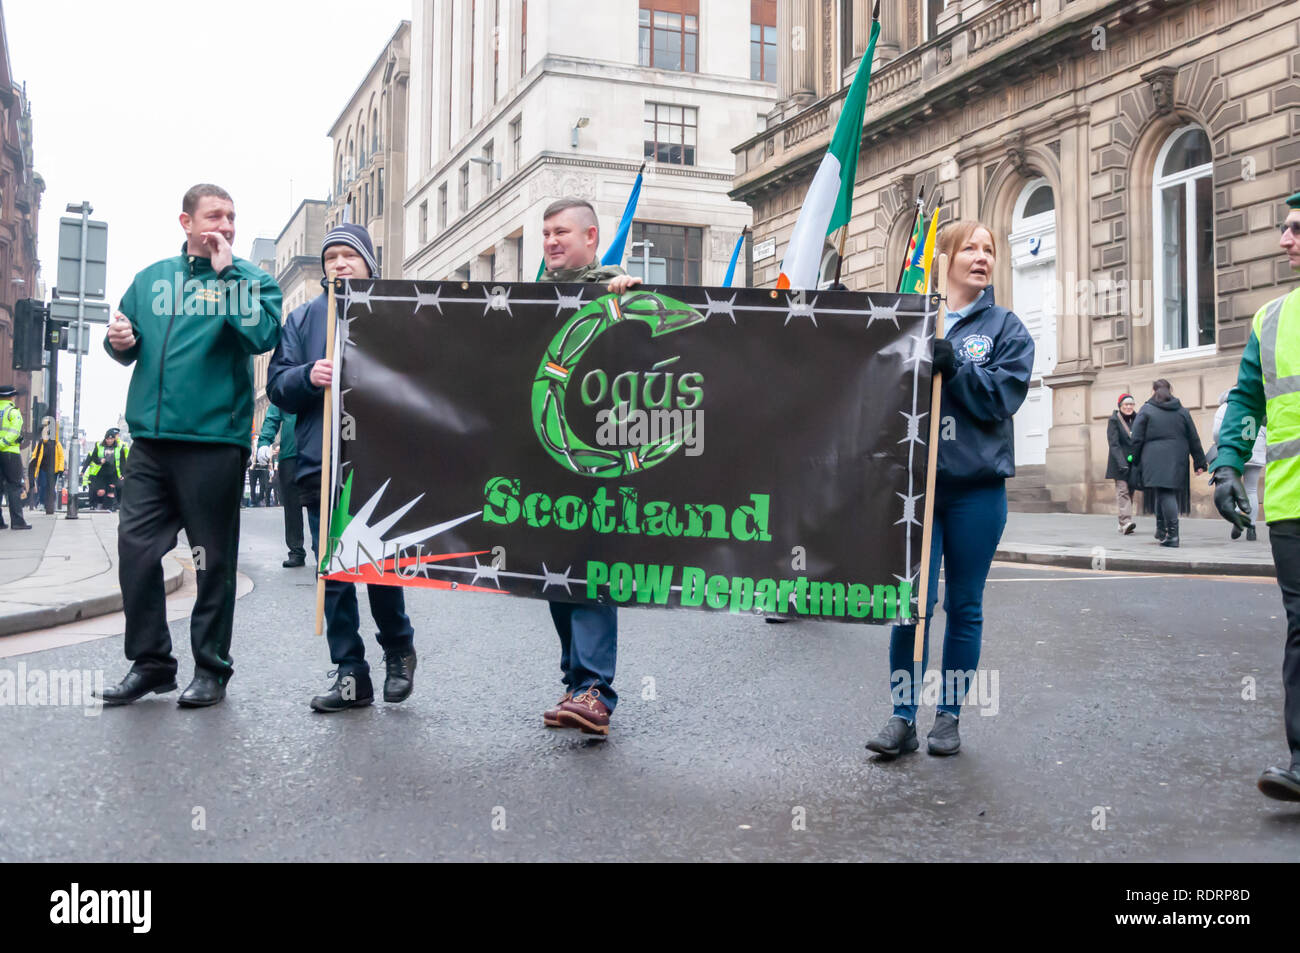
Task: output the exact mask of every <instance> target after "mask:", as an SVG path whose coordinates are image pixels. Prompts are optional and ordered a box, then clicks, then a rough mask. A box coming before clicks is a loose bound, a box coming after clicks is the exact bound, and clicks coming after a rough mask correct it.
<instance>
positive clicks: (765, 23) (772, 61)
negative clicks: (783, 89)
mask: <svg viewBox="0 0 1300 953" xmlns="http://www.w3.org/2000/svg"><path fill="white" fill-rule="evenodd" d="M749 78H750V79H756V80H759V81H761V82H764V83H775V82H776V0H750V3H749Z"/></svg>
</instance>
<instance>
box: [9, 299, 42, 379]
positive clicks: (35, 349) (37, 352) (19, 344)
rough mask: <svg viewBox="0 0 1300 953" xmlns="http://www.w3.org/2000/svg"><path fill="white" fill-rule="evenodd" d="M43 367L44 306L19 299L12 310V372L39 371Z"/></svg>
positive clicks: (30, 300)
mask: <svg viewBox="0 0 1300 953" xmlns="http://www.w3.org/2000/svg"><path fill="white" fill-rule="evenodd" d="M44 366H45V306H44V305H43V304H42V303H41V302H39V301H37V300H36V299H34V298H20V299H19V301H18V304H17V305H16V307H15V308H14V370H16V371H39V370H40V369H41V368H43V367H44Z"/></svg>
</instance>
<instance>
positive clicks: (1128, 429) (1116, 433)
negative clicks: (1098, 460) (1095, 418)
mask: <svg viewBox="0 0 1300 953" xmlns="http://www.w3.org/2000/svg"><path fill="white" fill-rule="evenodd" d="M1135 423H1137V414H1134V415H1133V419H1132V420H1125V419H1124V415H1123V414H1121V413H1120V412H1119V411H1118V410H1115V411H1114V412H1112V413H1111V415H1110V423H1108V424H1107V425H1106V442H1107V443H1108V444H1110V456H1109V457H1108V458H1107V460H1106V479H1107V480H1125V481H1128V479H1129V473H1130V467H1129V461H1128V458H1129V456H1130V455H1131V454H1132V453H1133V425H1134V424H1135Z"/></svg>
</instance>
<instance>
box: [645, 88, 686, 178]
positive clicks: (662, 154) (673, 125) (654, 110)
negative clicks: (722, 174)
mask: <svg viewBox="0 0 1300 953" xmlns="http://www.w3.org/2000/svg"><path fill="white" fill-rule="evenodd" d="M642 128H643V130H644V134H643V138H644V140H645V158H646V159H649V160H653V161H654V162H668V163H671V164H673V165H695V146H696V134H697V117H696V110H695V107H694V106H673V105H670V104H668V103H646V104H645V119H644V122H643V123H642Z"/></svg>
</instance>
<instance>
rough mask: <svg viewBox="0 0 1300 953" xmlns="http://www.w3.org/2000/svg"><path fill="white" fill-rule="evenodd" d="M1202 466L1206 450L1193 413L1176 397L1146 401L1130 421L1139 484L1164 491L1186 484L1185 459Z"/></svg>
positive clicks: (1200, 467)
mask: <svg viewBox="0 0 1300 953" xmlns="http://www.w3.org/2000/svg"><path fill="white" fill-rule="evenodd" d="M1189 455H1190V456H1191V458H1192V463H1193V464H1194V465H1195V466H1196V469H1198V470H1203V469H1205V451H1204V450H1202V449H1201V438H1200V436H1199V435H1198V434H1197V433H1196V425H1195V424H1194V423H1192V415H1191V414H1189V413H1188V412H1187V408H1186V407H1184V406H1183V405H1182V403H1181V402H1180V401H1179V400H1178V398H1177V397H1170V398H1169V399H1168V400H1166V401H1159V402H1157V401H1156V400H1155V398H1152V399H1151V400H1148V401H1147V402H1146V403H1145V404H1143V405H1142V409H1141V410H1139V411H1138V415H1137V420H1136V421H1134V423H1133V469H1134V470H1135V471H1136V472H1137V473H1138V474H1139V475H1140V480H1141V485H1142V486H1145V487H1154V488H1159V489H1165V490H1177V489H1181V488H1183V487H1185V486H1187V484H1188V476H1187V458H1188V456H1189Z"/></svg>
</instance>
